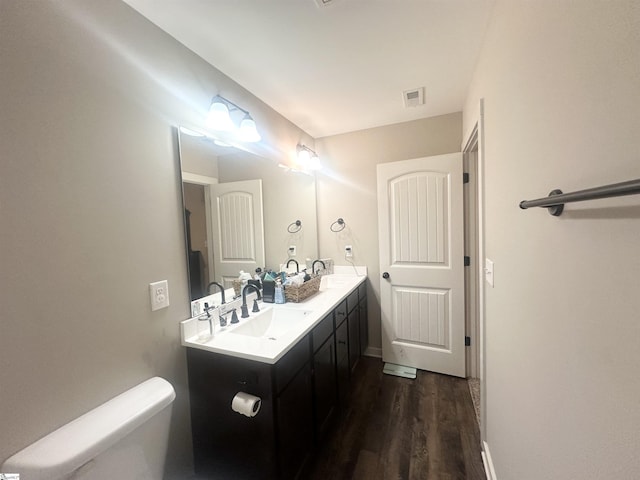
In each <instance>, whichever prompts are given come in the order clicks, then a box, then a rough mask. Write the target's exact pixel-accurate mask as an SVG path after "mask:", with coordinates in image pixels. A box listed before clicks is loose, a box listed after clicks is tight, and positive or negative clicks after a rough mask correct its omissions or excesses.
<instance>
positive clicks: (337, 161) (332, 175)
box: [316, 113, 462, 353]
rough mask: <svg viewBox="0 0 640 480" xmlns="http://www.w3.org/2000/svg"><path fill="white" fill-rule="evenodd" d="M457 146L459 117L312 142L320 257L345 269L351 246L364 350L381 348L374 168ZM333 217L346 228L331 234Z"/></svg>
mask: <svg viewBox="0 0 640 480" xmlns="http://www.w3.org/2000/svg"><path fill="white" fill-rule="evenodd" d="M461 142H462V114H461V113H451V114H449V115H442V116H439V117H432V118H426V119H423V120H415V121H412V122H406V123H398V124H395V125H389V126H385V127H378V128H371V129H367V130H361V131H358V132H352V133H345V134H343V135H335V136H331V137H324V138H321V139H317V140H316V147H317V152H318V155H319V156H320V158H321V160H322V163H323V172H322V175H319V176H318V183H317V190H318V237H319V241H320V257H321V258H327V257H330V258H333V259H334V261H335V264H336V265H349V263H348V262H347V261H346V259H345V256H344V246H345V245H352V246H353V258H352V259H351V260H352V261H353V263H355V264H356V265H366V266H367V267H368V268H369V281H368V288H369V292H368V295H367V301H368V303H369V305H368V307H369V308H368V312H369V346H370V347H373V348H375V349H380V347H381V338H380V332H381V330H380V271H379V270H380V266H379V258H378V204H377V184H376V182H377V179H376V165H377V164H378V163H386V162H395V161H399V160H407V159H410V158H419V157H426V156H429V155H440V154H444V153H452V152H459V151H460V145H461ZM338 217H342V218H343V219H344V221H345V223H346V227H345V229H344V230H343V231H341V232H339V233H334V232H332V231H331V230H330V229H329V226H330V225H331V224H332V223H333V222H334V221H336V220H337V219H338ZM373 353H376V352H373ZM377 353H379V351H378V352H377Z"/></svg>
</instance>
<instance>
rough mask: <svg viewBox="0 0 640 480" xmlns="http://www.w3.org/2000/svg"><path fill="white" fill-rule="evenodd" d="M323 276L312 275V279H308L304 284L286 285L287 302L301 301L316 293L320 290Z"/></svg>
mask: <svg viewBox="0 0 640 480" xmlns="http://www.w3.org/2000/svg"><path fill="white" fill-rule="evenodd" d="M321 281H322V277H321V276H320V275H318V276H315V277H311V280H307V281H306V282H304V283H303V284H302V285H285V287H284V297H285V299H286V301H287V302H292V303H300V302H303V301H304V300H306V299H307V298H309V297H310V296H312V295H315V294H316V293H318V291H319V290H320V282H321Z"/></svg>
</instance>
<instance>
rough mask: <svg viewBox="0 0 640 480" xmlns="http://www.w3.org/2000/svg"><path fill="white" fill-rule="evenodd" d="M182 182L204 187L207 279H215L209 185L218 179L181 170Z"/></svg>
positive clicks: (214, 183)
mask: <svg viewBox="0 0 640 480" xmlns="http://www.w3.org/2000/svg"><path fill="white" fill-rule="evenodd" d="M182 183H191V184H195V185H202V186H203V187H204V208H205V212H206V222H207V224H206V229H207V252H208V258H207V265H208V269H209V281H210V282H213V281H214V280H215V269H214V258H213V253H214V252H213V240H212V239H213V236H212V235H213V230H212V229H213V225H211V185H217V184H218V179H217V178H215V177H208V176H205V175H199V174H197V173H189V172H182Z"/></svg>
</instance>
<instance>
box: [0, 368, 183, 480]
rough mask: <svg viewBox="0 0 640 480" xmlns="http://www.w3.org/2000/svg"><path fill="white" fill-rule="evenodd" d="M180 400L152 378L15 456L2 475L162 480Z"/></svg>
mask: <svg viewBox="0 0 640 480" xmlns="http://www.w3.org/2000/svg"><path fill="white" fill-rule="evenodd" d="M175 396H176V395H175V391H174V389H173V387H172V386H171V384H170V383H169V382H167V381H166V380H164V379H162V378H160V377H154V378H151V379H149V380H147V381H145V382H143V383H141V384H140V385H137V386H135V387H133V388H131V389H130V390H127V391H126V392H124V393H122V394H120V395H118V396H117V397H115V398H112V399H111V400H109V401H108V402H106V403H104V404H102V405H100V406H99V407H97V408H95V409H93V410H91V411H90V412H88V413H86V414H84V415H82V416H81V417H79V418H77V419H75V420H73V421H72V422H70V423H68V424H66V425H64V426H62V427H60V428H59V429H58V430H56V431H55V432H52V433H50V434H49V435H47V436H46V437H44V438H41V439H40V440H38V441H37V442H35V443H33V444H32V445H29V446H28V447H26V448H25V449H24V450H21V451H20V452H18V453H16V454H15V455H13V456H12V457H11V458H9V459H8V460H7V461H6V462H5V463H4V464H3V465H2V467H0V472H2V473H18V474H20V480H106V479H110V480H112V479H116V478H117V479H131V480H134V479H135V480H160V479H162V474H163V470H164V460H165V455H166V452H167V442H168V438H169V421H170V419H171V403H172V402H173V399H174V398H175Z"/></svg>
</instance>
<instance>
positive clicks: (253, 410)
mask: <svg viewBox="0 0 640 480" xmlns="http://www.w3.org/2000/svg"><path fill="white" fill-rule="evenodd" d="M261 405H262V399H261V398H260V397H256V396H255V395H251V394H250V393H246V392H238V393H236V395H235V397H233V400H232V401H231V410H233V411H234V412H238V413H241V414H242V415H245V416H247V417H255V416H256V415H257V414H258V412H259V411H260V406H261Z"/></svg>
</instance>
